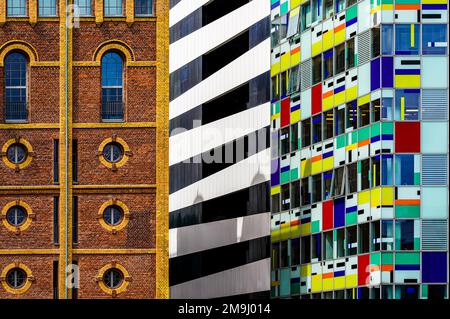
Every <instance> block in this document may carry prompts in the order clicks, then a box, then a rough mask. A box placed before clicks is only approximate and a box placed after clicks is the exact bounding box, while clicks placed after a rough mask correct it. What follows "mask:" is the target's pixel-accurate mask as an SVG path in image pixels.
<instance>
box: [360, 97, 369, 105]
mask: <svg viewBox="0 0 450 319" xmlns="http://www.w3.org/2000/svg"><path fill="white" fill-rule="evenodd" d="M369 102H370V94H367V95H364V96H361V97H360V98H358V106H360V105H363V104H366V103H369Z"/></svg>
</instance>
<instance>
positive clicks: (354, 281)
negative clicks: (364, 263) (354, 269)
mask: <svg viewBox="0 0 450 319" xmlns="http://www.w3.org/2000/svg"><path fill="white" fill-rule="evenodd" d="M356 286H358V274H354V275H348V276H345V287H347V288H349V287H356Z"/></svg>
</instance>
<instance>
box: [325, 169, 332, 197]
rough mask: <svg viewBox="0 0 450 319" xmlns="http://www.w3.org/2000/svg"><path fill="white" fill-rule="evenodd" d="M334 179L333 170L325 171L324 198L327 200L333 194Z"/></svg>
mask: <svg viewBox="0 0 450 319" xmlns="http://www.w3.org/2000/svg"><path fill="white" fill-rule="evenodd" d="M332 181H333V171H328V172H324V173H323V199H324V200H326V199H328V198H330V197H331V196H332V195H331V185H332Z"/></svg>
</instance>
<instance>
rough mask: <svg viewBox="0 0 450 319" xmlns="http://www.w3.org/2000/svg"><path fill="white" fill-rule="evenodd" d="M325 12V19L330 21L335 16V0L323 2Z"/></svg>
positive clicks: (324, 0)
mask: <svg viewBox="0 0 450 319" xmlns="http://www.w3.org/2000/svg"><path fill="white" fill-rule="evenodd" d="M323 12H324V14H325V19H328V18H329V17H331V16H332V15H333V0H323Z"/></svg>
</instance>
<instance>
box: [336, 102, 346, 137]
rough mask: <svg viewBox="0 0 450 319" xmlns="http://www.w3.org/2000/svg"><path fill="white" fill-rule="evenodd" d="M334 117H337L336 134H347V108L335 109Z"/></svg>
mask: <svg viewBox="0 0 450 319" xmlns="http://www.w3.org/2000/svg"><path fill="white" fill-rule="evenodd" d="M334 115H335V117H336V120H335V122H334V125H335V127H336V129H335V130H334V134H335V135H336V136H338V135H341V134H342V133H344V132H345V107H342V108H335V109H334Z"/></svg>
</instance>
